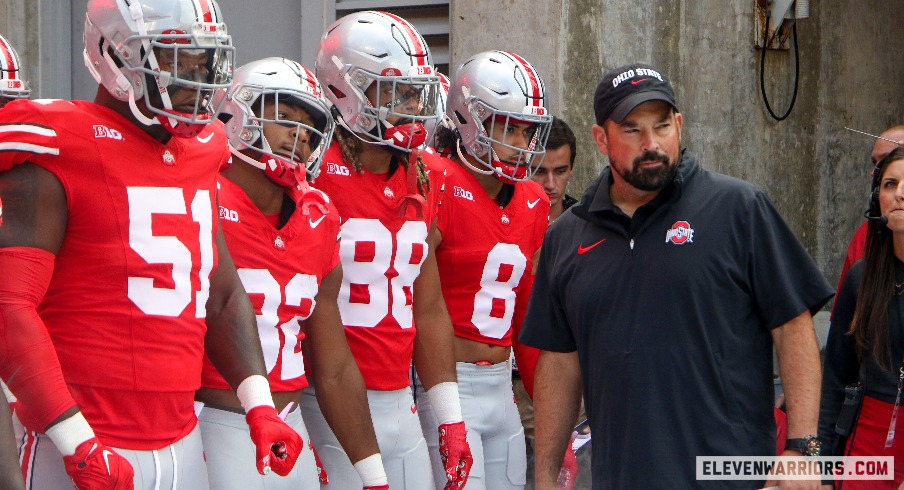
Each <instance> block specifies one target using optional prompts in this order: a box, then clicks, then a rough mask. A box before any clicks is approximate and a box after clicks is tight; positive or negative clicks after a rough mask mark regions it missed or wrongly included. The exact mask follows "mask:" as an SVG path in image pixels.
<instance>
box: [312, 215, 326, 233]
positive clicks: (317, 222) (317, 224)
mask: <svg viewBox="0 0 904 490" xmlns="http://www.w3.org/2000/svg"><path fill="white" fill-rule="evenodd" d="M323 218H326V215H323V216H321V217H319V218H317V221H314V220H312V219H310V218H308V222H309V223H311V229H312V230H313V229H314V228H317V226H319V225H320V222H321V221H323Z"/></svg>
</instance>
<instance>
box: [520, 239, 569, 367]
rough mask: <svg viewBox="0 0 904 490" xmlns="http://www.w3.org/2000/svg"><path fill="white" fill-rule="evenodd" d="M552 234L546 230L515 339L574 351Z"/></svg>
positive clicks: (554, 349)
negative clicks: (556, 273) (558, 280)
mask: <svg viewBox="0 0 904 490" xmlns="http://www.w3.org/2000/svg"><path fill="white" fill-rule="evenodd" d="M555 236H556V235H555V230H551V231H550V232H547V234H546V240H545V242H544V246H543V248H542V249H541V251H540V262H539V264H538V266H537V276H536V277H535V278H534V284H533V288H532V289H531V294H530V301H529V302H528V305H527V312H526V313H525V317H524V322H523V323H522V326H521V333H520V334H519V335H518V341H519V342H521V343H522V344H525V345H527V346H530V347H536V348H538V349H542V350H548V351H555V352H574V351H575V350H576V349H577V345H576V344H575V339H574V334H573V332H572V329H571V327H570V325H569V322H568V317H567V316H566V315H565V308H564V304H563V298H562V296H561V294H560V291H561V287H559V286H558V285H557V284H556V281H555V279H556V276H555V270H556V256H557V254H558V251H557V246H556V242H555ZM519 369H520V368H519Z"/></svg>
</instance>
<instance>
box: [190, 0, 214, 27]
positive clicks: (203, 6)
mask: <svg viewBox="0 0 904 490" xmlns="http://www.w3.org/2000/svg"><path fill="white" fill-rule="evenodd" d="M194 4H195V12H197V13H198V18H200V19H201V20H202V21H204V22H215V21H214V18H213V14H214V10H213V5H211V4H210V0H195V1H194Z"/></svg>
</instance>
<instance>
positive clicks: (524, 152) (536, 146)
mask: <svg viewBox="0 0 904 490" xmlns="http://www.w3.org/2000/svg"><path fill="white" fill-rule="evenodd" d="M468 111H469V115H470V117H471V118H473V121H474V122H475V125H476V126H477V127H479V128H480V130H479V131H478V132H477V134H476V137H475V138H474V143H473V144H472V145H471V146H469V147H468V148H466V149H465V150H466V151H467V153H468V154H469V155H471V156H472V157H474V158H475V159H477V161H478V162H480V163H481V164H482V165H481V166H483V167H485V170H480V169H476V168H475V170H477V171H478V172H480V173H486V174H492V175H494V176H495V177H496V178H498V179H500V180H502V181H503V182H506V181H515V182H525V181H528V180H530V179H531V177H533V175H534V173H536V171H537V169H538V168H539V167H540V164H541V163H542V162H543V157H544V156H545V155H546V140H547V138H549V130H550V128H551V127H552V117H551V116H549V115H533V114H518V113H511V112H505V111H499V110H496V109H494V108H492V107H490V106H489V105H487V104H486V103H484V102H483V101H481V100H477V99H472V100H471V101H470V103H469V104H468ZM518 132H522V133H523V140H521V141H523V144H519V143H520V142H519V141H518V140H519V139H520V136H518V135H517V134H516V133H518ZM494 146H495V148H494ZM458 151H459V158H461V159H462V160H463V161H465V162H467V160H466V159H465V158H464V156H463V155H462V154H461V148H459V149H458ZM469 165H470V164H469ZM472 168H473V167H472Z"/></svg>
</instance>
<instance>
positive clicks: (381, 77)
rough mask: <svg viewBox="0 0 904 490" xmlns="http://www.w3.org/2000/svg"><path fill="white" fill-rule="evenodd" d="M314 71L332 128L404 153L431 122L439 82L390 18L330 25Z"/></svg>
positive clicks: (367, 15)
mask: <svg viewBox="0 0 904 490" xmlns="http://www.w3.org/2000/svg"><path fill="white" fill-rule="evenodd" d="M315 71H316V73H317V78H318V79H320V81H321V83H323V86H324V87H325V88H326V96H327V99H329V101H330V102H331V103H332V105H333V107H334V116H336V119H337V123H338V124H340V125H342V126H343V127H345V128H346V129H348V130H349V131H351V132H352V133H355V134H366V135H369V136H370V139H372V140H373V141H369V140H365V141H369V142H371V143H376V144H381V145H387V146H391V147H393V148H397V149H400V150H403V151H410V150H411V149H412V148H415V147H418V146H420V145H421V144H423V142H424V141H425V140H426V137H427V131H426V129H425V126H424V125H425V124H426V123H428V122H430V121H432V120H435V119H436V118H437V114H436V104H437V98H438V96H439V83H440V82H439V78H438V77H437V76H436V72H435V70H434V67H433V63H432V61H431V58H430V49H429V48H428V47H427V43H426V42H425V41H424V38H423V37H422V36H421V35H420V34H419V33H418V32H417V30H415V29H414V27H413V26H412V25H411V24H409V23H408V22H407V21H406V20H405V19H402V18H401V17H398V16H396V15H393V14H389V13H386V12H375V11H366V12H357V13H353V14H349V15H347V16H345V17H342V18H341V19H339V20H337V21H336V22H334V23H333V24H332V25H331V26H330V27H329V28H328V29H327V31H326V32H325V33H324V35H323V37H322V38H321V41H320V52H319V53H318V54H317V62H316V66H315ZM368 93H369V95H370V97H368ZM359 137H360V136H359Z"/></svg>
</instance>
